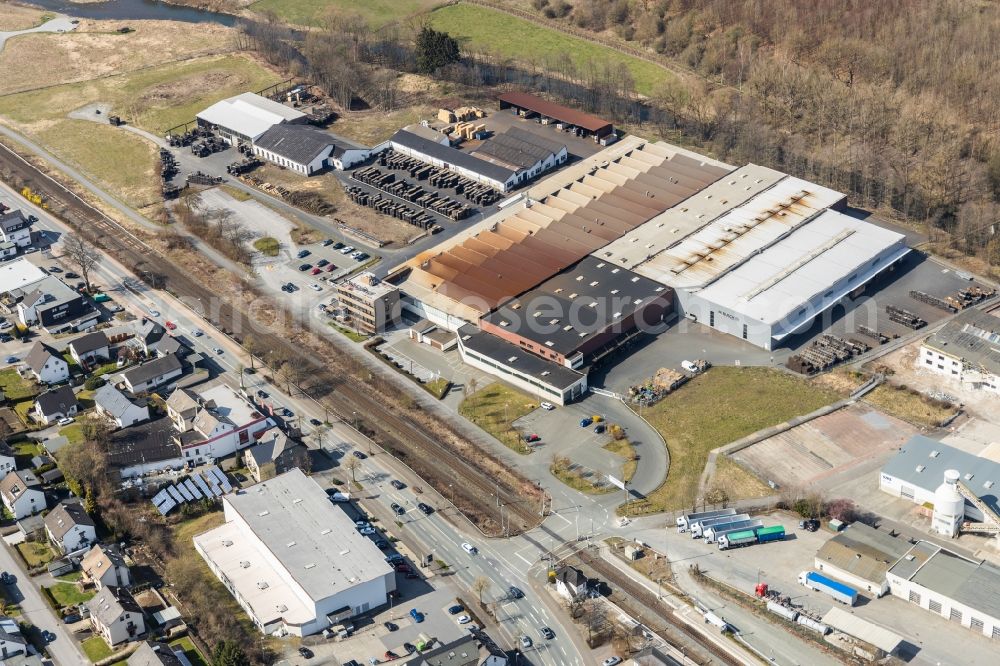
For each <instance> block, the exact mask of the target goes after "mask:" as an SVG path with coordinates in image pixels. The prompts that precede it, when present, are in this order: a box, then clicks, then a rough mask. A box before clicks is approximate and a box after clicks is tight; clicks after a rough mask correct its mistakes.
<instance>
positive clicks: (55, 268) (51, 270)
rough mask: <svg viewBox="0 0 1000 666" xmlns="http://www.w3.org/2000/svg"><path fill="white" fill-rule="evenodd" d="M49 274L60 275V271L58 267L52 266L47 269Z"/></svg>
mask: <svg viewBox="0 0 1000 666" xmlns="http://www.w3.org/2000/svg"><path fill="white" fill-rule="evenodd" d="M49 273H62V269H61V268H59V267H58V266H53V267H52V268H50V269H49Z"/></svg>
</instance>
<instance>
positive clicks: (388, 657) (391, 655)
mask: <svg viewBox="0 0 1000 666" xmlns="http://www.w3.org/2000/svg"><path fill="white" fill-rule="evenodd" d="M382 659H383V660H385V661H392V660H393V659H399V655H398V654H396V653H395V652H393V651H392V650H387V651H386V653H385V654H384V655H382Z"/></svg>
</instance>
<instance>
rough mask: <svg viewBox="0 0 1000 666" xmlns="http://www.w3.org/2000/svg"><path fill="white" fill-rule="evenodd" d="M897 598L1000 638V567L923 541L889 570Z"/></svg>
mask: <svg viewBox="0 0 1000 666" xmlns="http://www.w3.org/2000/svg"><path fill="white" fill-rule="evenodd" d="M888 579H889V589H890V590H891V592H892V595H893V596H894V597H899V598H900V599H903V600H906V601H909V602H911V603H914V604H917V605H918V606H920V607H921V608H923V609H925V610H929V611H931V612H932V613H935V614H937V615H938V616H940V617H941V620H942V621H950V622H957V623H959V624H961V625H962V626H963V627H968V628H969V629H972V630H973V631H975V632H978V633H981V634H983V635H984V636H986V637H987V638H992V639H994V640H997V639H1000V568H997V567H996V566H995V565H993V564H990V563H988V562H984V561H982V560H973V559H970V558H967V557H963V556H961V555H959V554H958V553H955V552H953V551H950V550H947V549H945V548H942V547H940V546H937V545H935V544H933V543H930V542H928V541H918V542H917V543H916V544H914V545H913V547H912V548H910V550H909V551H908V552H907V553H906V555H904V556H903V558H902V559H900V560H899V561H898V562H897V563H896V564H895V566H893V567H892V568H891V569H889V572H888Z"/></svg>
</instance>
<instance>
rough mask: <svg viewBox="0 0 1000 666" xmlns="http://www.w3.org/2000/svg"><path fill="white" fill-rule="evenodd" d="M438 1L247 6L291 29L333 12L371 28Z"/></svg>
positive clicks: (318, 0)
mask: <svg viewBox="0 0 1000 666" xmlns="http://www.w3.org/2000/svg"><path fill="white" fill-rule="evenodd" d="M441 2H442V0H365V2H358V1H357V0H260V2H255V3H253V4H252V5H250V9H251V10H253V11H257V12H274V13H275V14H277V15H278V17H280V18H282V19H284V20H285V21H287V22H288V23H294V24H295V25H311V26H314V25H319V24H320V23H321V21H322V19H323V16H324V15H325V14H326V12H328V11H330V9H331V8H334V7H335V8H337V9H339V10H343V11H344V12H346V13H348V14H350V13H354V14H358V15H360V16H361V17H362V18H363V19H365V20H366V21H368V23H369V24H371V25H372V26H373V27H380V26H383V25H385V24H386V23H389V22H391V21H396V20H399V19H404V18H406V17H408V16H413V15H414V14H418V13H420V12H423V11H426V10H428V9H430V8H432V7H434V6H436V5H440V4H441Z"/></svg>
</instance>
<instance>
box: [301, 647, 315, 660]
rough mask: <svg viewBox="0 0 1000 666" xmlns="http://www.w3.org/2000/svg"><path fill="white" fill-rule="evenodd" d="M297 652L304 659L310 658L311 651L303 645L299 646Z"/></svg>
mask: <svg viewBox="0 0 1000 666" xmlns="http://www.w3.org/2000/svg"><path fill="white" fill-rule="evenodd" d="M299 654H300V655H302V657H303V658H304V659H312V656H313V651H312V650H310V649H309V648H307V647H305V646H302V647H300V648H299Z"/></svg>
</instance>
